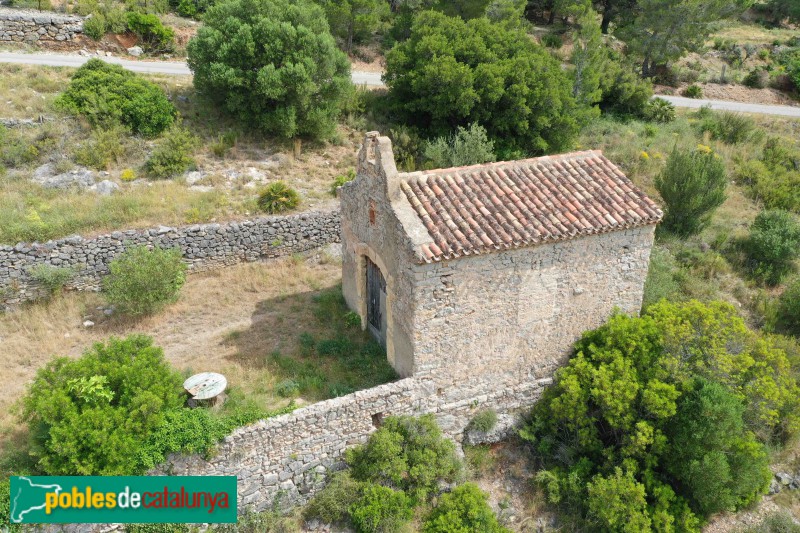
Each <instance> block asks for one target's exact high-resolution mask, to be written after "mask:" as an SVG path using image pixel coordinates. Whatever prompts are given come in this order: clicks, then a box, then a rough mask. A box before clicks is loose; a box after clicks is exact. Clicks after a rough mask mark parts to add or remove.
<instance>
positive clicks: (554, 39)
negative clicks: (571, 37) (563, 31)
mask: <svg viewBox="0 0 800 533" xmlns="http://www.w3.org/2000/svg"><path fill="white" fill-rule="evenodd" d="M542 44H543V45H544V46H546V47H547V48H561V47H562V46H564V40H563V39H562V38H561V36H560V35H556V34H555V33H546V34H545V35H543V36H542Z"/></svg>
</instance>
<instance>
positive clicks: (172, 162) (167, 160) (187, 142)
mask: <svg viewBox="0 0 800 533" xmlns="http://www.w3.org/2000/svg"><path fill="white" fill-rule="evenodd" d="M198 144H199V141H198V139H197V137H195V136H194V135H193V134H192V133H191V132H190V131H189V130H188V129H186V128H183V127H181V126H177V125H176V126H173V127H172V128H170V129H169V130H168V131H167V133H166V134H164V137H162V138H161V139H159V140H158V142H157V143H156V147H155V149H154V150H153V153H151V154H150V157H148V158H147V161H146V162H145V164H144V168H145V171H146V172H147V174H148V175H149V176H150V177H151V178H154V179H167V178H172V177H174V176H177V175H178V174H182V173H184V172H186V171H187V170H189V169H190V168H192V167H193V166H194V158H193V157H192V153H193V152H194V149H195V148H197V145H198Z"/></svg>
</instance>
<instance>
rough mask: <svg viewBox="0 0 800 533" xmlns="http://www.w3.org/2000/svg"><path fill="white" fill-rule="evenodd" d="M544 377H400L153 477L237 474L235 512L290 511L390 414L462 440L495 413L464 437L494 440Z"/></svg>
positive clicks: (242, 436)
mask: <svg viewBox="0 0 800 533" xmlns="http://www.w3.org/2000/svg"><path fill="white" fill-rule="evenodd" d="M551 381H552V380H551V379H550V378H544V379H538V380H536V379H533V380H530V381H524V382H521V383H517V384H516V385H515V386H513V387H497V386H494V387H488V388H480V390H478V389H477V388H476V387H475V386H474V385H466V384H459V385H453V386H451V387H448V388H446V390H445V389H443V388H442V387H441V384H437V383H434V382H433V381H423V380H420V379H418V378H406V379H403V380H400V381H396V382H394V383H388V384H385V385H380V386H378V387H374V388H372V389H367V390H363V391H359V392H355V393H353V394H349V395H347V396H343V397H341V398H335V399H332V400H326V401H324V402H319V403H316V404H313V405H310V406H308V407H304V408H302V409H298V410H296V411H294V412H292V413H290V414H286V415H282V416H278V417H275V418H271V419H268V420H262V421H260V422H257V423H256V424H253V425H250V426H246V427H243V428H239V429H237V430H236V431H234V432H233V433H232V434H231V435H230V436H228V437H226V438H225V439H224V441H223V442H222V443H221V444H220V445H219V446H218V452H217V454H216V455H215V457H214V458H212V459H210V460H205V459H203V458H202V457H200V456H197V455H193V456H181V455H173V456H171V457H169V459H168V460H167V462H166V463H165V464H163V465H161V466H160V467H158V468H157V469H155V470H153V471H152V472H150V474H151V475H212V476H220V475H227V476H237V478H238V496H239V498H238V499H239V511H240V513H241V512H244V511H245V510H254V511H264V510H267V509H275V508H278V509H283V510H285V509H288V508H291V507H293V506H295V505H298V504H303V503H305V502H307V501H308V500H309V499H310V498H311V496H313V495H314V493H316V492H317V491H318V490H320V489H321V488H322V487H324V485H325V482H326V481H327V478H328V476H329V474H330V473H332V472H335V471H337V470H340V469H342V468H344V463H343V455H344V451H345V450H346V449H348V448H351V447H353V446H356V445H358V444H362V443H364V442H366V440H367V438H368V437H369V435H370V434H371V433H372V432H373V431H375V429H376V427H377V426H378V425H380V421H381V419H382V418H384V417H386V416H391V415H403V414H413V415H420V414H426V413H432V414H434V415H435V416H436V419H437V422H438V423H439V425H440V426H441V427H442V430H443V432H444V433H445V434H446V435H447V436H448V437H450V438H453V439H455V440H456V441H457V442H461V440H462V438H463V437H465V435H464V431H465V428H466V427H467V425H468V424H469V422H470V420H471V419H472V417H473V416H474V415H475V414H476V413H477V412H478V411H480V410H481V409H486V408H493V409H495V410H496V411H497V412H498V413H499V414H500V417H499V418H500V421H501V423H500V425H499V427H497V428H496V429H495V430H493V431H492V432H491V433H490V434H481V435H475V434H470V435H468V436H467V437H468V439H467V440H468V441H469V442H473V443H474V442H495V441H498V440H500V439H503V438H505V437H507V436H508V435H509V433H510V432H511V431H512V430H513V429H514V427H515V425H516V423H517V422H518V421H519V419H520V417H519V414H520V412H524V411H526V410H527V409H528V408H529V407H530V406H531V405H532V404H533V403H534V402H535V401H536V400H537V399H538V398H539V395H540V394H541V391H542V389H543V387H544V386H546V385H548V384H550V383H551Z"/></svg>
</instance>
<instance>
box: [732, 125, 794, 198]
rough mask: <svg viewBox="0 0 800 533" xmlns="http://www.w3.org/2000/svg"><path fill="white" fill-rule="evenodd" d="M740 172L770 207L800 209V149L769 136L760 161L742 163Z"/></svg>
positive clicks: (756, 194) (753, 160)
mask: <svg viewBox="0 0 800 533" xmlns="http://www.w3.org/2000/svg"><path fill="white" fill-rule="evenodd" d="M738 174H739V179H741V180H742V181H743V182H744V183H745V184H746V185H748V186H749V187H748V192H749V193H750V195H751V196H752V197H754V198H755V199H756V200H760V201H761V202H763V204H764V207H766V208H767V209H785V210H787V211H794V212H800V151H798V150H797V149H795V148H794V147H792V146H790V145H788V143H785V142H784V141H782V140H781V139H778V138H775V137H771V138H769V139H767V141H766V143H765V144H764V149H763V152H762V154H761V158H760V160H755V159H750V160H747V161H746V162H744V163H742V164H740V165H739V168H738Z"/></svg>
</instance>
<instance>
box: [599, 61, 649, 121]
mask: <svg viewBox="0 0 800 533" xmlns="http://www.w3.org/2000/svg"><path fill="white" fill-rule="evenodd" d="M600 90H601V92H602V98H601V100H600V109H601V110H603V112H605V113H616V114H619V115H631V116H637V117H644V116H645V113H646V111H647V109H648V106H649V104H650V99H651V97H652V96H653V83H652V82H651V81H650V80H647V79H643V78H641V77H640V76H639V75H638V74H637V73H636V72H634V70H633V68H632V67H631V65H629V64H627V63H625V62H624V61H623V60H622V59H621V58H619V57H617V56H615V55H613V54H612V55H610V57H609V60H608V61H607V62H606V64H605V68H604V69H603V71H602V72H601V76H600Z"/></svg>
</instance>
